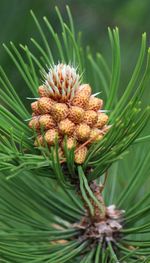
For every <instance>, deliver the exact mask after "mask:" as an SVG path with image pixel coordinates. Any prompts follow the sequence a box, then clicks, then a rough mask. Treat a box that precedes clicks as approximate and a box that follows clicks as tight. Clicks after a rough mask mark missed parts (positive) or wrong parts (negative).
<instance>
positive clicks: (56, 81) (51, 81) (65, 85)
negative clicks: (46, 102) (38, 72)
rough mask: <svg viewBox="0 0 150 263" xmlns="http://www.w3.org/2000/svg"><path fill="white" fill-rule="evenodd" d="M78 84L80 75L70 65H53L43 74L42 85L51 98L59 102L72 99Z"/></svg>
mask: <svg viewBox="0 0 150 263" xmlns="http://www.w3.org/2000/svg"><path fill="white" fill-rule="evenodd" d="M79 84H80V76H79V74H78V73H77V70H76V69H75V68H73V67H72V66H70V65H66V64H58V65H54V66H53V67H52V68H50V69H49V72H48V73H47V74H46V75H45V84H44V87H45V88H47V90H48V91H49V93H50V97H51V98H53V99H54V100H57V101H60V102H65V101H68V100H70V99H72V98H73V96H74V93H75V91H76V89H77V87H78V86H79Z"/></svg>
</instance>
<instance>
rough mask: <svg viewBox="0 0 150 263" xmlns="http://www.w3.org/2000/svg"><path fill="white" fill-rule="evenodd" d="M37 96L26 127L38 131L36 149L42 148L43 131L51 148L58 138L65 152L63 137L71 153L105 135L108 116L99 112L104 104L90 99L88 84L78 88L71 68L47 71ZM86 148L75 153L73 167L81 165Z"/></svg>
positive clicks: (90, 91)
mask: <svg viewBox="0 0 150 263" xmlns="http://www.w3.org/2000/svg"><path fill="white" fill-rule="evenodd" d="M38 93H39V95H40V98H39V99H38V100H37V101H35V102H33V103H32V104H31V108H32V111H33V113H32V119H31V121H30V122H29V127H30V128H32V129H35V130H36V131H37V136H36V138H35V143H34V145H35V146H39V145H42V146H45V144H44V143H43V142H44V140H43V135H42V128H43V130H45V135H44V139H45V141H46V142H47V144H48V145H49V146H52V145H54V144H55V142H56V138H58V144H59V146H60V149H61V148H62V149H64V138H65V136H68V137H67V138H66V143H67V144H66V146H67V148H68V149H72V147H75V148H77V147H78V146H79V145H80V144H81V143H84V142H85V143H86V142H87V143H86V144H87V147H89V145H90V144H91V143H95V142H97V141H99V140H101V139H102V138H103V135H104V134H105V133H106V132H107V131H108V127H109V126H108V125H107V121H108V116H107V115H106V114H104V113H101V112H100V110H101V108H102V105H103V101H102V100H101V99H98V98H96V97H94V96H93V95H91V93H92V89H91V87H90V85H89V84H82V85H80V76H79V74H78V73H77V72H76V70H75V69H74V68H73V67H71V66H69V65H64V64H58V65H56V66H54V67H53V68H50V70H49V72H48V73H47V74H46V75H45V82H44V84H43V85H41V86H40V87H39V88H38ZM87 147H81V148H80V149H79V150H78V151H77V152H75V162H76V163H78V164H82V163H83V162H84V160H85V157H86V154H87V149H88V148H87ZM76 150H77V149H76ZM61 156H63V154H62V155H61Z"/></svg>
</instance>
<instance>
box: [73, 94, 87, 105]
mask: <svg viewBox="0 0 150 263" xmlns="http://www.w3.org/2000/svg"><path fill="white" fill-rule="evenodd" d="M88 102H89V97H88V96H86V95H85V94H84V93H83V94H80V93H78V94H77V95H75V97H74V98H73V100H72V102H71V104H72V105H73V106H78V107H81V108H83V109H84V108H86V106H87V105H88Z"/></svg>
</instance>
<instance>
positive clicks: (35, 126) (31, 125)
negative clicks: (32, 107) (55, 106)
mask: <svg viewBox="0 0 150 263" xmlns="http://www.w3.org/2000/svg"><path fill="white" fill-rule="evenodd" d="M29 128H31V129H34V130H39V129H40V124H39V118H38V117H33V118H32V119H31V121H30V122H29Z"/></svg>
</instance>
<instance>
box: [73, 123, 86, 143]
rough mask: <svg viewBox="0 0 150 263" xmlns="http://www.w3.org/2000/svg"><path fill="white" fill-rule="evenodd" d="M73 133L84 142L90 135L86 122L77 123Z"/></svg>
mask: <svg viewBox="0 0 150 263" xmlns="http://www.w3.org/2000/svg"><path fill="white" fill-rule="evenodd" d="M75 135H76V138H77V140H79V141H81V142H84V141H86V140H88V138H89V135H90V127H89V126H88V125H87V124H86V123H83V124H79V125H78V126H77V128H76V131H75Z"/></svg>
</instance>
